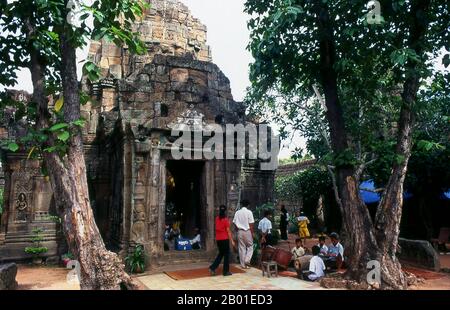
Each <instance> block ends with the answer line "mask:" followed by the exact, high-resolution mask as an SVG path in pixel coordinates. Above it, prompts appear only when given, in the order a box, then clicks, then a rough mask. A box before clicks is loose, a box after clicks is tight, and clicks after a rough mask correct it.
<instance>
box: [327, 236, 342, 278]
mask: <svg viewBox="0 0 450 310" xmlns="http://www.w3.org/2000/svg"><path fill="white" fill-rule="evenodd" d="M330 239H331V244H330V245H329V246H328V253H327V256H328V260H327V267H330V268H331V269H337V270H339V269H341V267H342V263H343V262H344V247H343V246H342V244H341V243H340V242H339V235H338V234H337V233H331V234H330Z"/></svg>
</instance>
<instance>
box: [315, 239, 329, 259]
mask: <svg viewBox="0 0 450 310" xmlns="http://www.w3.org/2000/svg"><path fill="white" fill-rule="evenodd" d="M325 239H326V238H325V236H320V237H319V244H318V245H317V246H318V247H319V249H320V254H319V256H327V255H328V247H327V246H326V245H325Z"/></svg>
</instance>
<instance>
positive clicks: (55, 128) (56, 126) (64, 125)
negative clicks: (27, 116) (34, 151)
mask: <svg viewBox="0 0 450 310" xmlns="http://www.w3.org/2000/svg"><path fill="white" fill-rule="evenodd" d="M67 127H69V124H66V123H58V124H55V125H53V126H52V127H50V129H49V130H50V131H51V132H55V131H58V130H61V129H64V128H67Z"/></svg>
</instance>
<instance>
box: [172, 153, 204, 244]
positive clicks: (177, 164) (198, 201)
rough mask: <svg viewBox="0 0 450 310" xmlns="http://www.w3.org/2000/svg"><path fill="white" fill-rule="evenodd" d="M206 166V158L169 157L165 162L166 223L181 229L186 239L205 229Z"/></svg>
mask: <svg viewBox="0 0 450 310" xmlns="http://www.w3.org/2000/svg"><path fill="white" fill-rule="evenodd" d="M204 168H205V163H204V162H203V161H189V160H169V161H167V164H166V169H167V170H166V225H168V226H169V227H170V228H173V227H175V228H179V232H180V234H181V236H182V237H183V238H193V237H194V236H195V235H196V229H199V231H200V232H201V231H202V230H203V226H204V223H203V220H204V210H203V206H204V201H203V200H204V193H205V190H204V186H203V172H204ZM202 239H203V238H202ZM203 241H204V240H202V242H203ZM166 250H167V249H166Z"/></svg>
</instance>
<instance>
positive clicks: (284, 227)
mask: <svg viewBox="0 0 450 310" xmlns="http://www.w3.org/2000/svg"><path fill="white" fill-rule="evenodd" d="M280 211H281V215H280V232H281V240H287V239H288V222H289V214H288V212H287V210H286V207H285V206H284V205H281V210H280Z"/></svg>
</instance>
